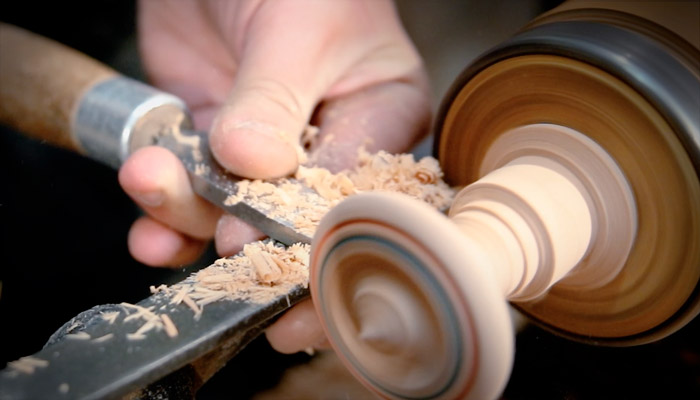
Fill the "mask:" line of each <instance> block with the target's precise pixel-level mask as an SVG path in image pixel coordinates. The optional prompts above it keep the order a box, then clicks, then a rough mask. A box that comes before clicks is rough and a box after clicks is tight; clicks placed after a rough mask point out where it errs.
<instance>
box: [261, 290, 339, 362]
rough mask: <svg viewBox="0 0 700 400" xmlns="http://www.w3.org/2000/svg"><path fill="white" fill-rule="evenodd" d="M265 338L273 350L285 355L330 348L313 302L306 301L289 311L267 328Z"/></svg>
mask: <svg viewBox="0 0 700 400" xmlns="http://www.w3.org/2000/svg"><path fill="white" fill-rule="evenodd" d="M265 336H266V337H267V340H268V341H269V342H270V345H271V346H272V348H273V349H275V350H277V351H279V352H280V353H285V354H291V353H296V352H299V351H302V350H305V349H308V348H310V347H311V348H319V349H320V348H327V347H329V346H328V343H327V342H326V340H325V334H324V332H323V328H322V327H321V322H320V321H319V319H318V317H317V316H316V311H315V310H314V306H313V303H312V302H311V300H304V301H302V302H301V303H299V304H297V305H296V306H294V307H292V308H291V309H289V311H287V312H286V313H285V314H284V315H282V317H280V319H278V320H277V321H276V322H275V323H274V324H272V325H270V326H269V327H268V328H267V330H266V331H265Z"/></svg>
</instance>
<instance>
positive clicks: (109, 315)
mask: <svg viewBox="0 0 700 400" xmlns="http://www.w3.org/2000/svg"><path fill="white" fill-rule="evenodd" d="M100 316H101V317H102V319H103V320H105V321H107V322H109V324H110V325H112V324H113V323H114V321H116V320H117V317H118V316H119V311H110V312H103V313H101V314H100Z"/></svg>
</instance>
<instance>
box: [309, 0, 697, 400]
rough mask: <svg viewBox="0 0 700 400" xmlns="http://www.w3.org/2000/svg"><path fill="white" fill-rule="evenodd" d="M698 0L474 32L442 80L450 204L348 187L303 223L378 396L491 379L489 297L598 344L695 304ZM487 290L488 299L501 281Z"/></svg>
mask: <svg viewBox="0 0 700 400" xmlns="http://www.w3.org/2000/svg"><path fill="white" fill-rule="evenodd" d="M699 18H700V3H698V2H595V1H585V2H584V1H568V2H565V3H564V4H562V5H561V6H559V7H557V8H555V9H553V10H552V11H550V12H548V13H546V14H544V15H542V16H540V17H538V18H536V19H535V20H534V21H532V22H531V23H530V24H528V25H527V26H526V27H524V28H523V29H522V30H521V31H519V32H518V33H517V34H515V35H514V36H513V37H512V38H510V39H509V40H507V41H506V42H504V43H502V44H500V45H498V46H496V47H495V48H493V49H491V50H489V51H487V52H486V53H484V54H483V55H481V56H480V57H478V58H477V59H476V60H475V61H473V62H472V63H471V64H470V65H468V66H467V67H466V69H465V70H464V71H463V73H462V74H461V75H460V76H459V77H458V78H457V80H456V81H455V83H454V84H453V86H452V89H451V90H450V92H449V93H447V95H446V96H445V98H444V99H443V103H442V105H441V108H440V110H439V113H438V119H437V124H436V128H435V146H434V151H435V155H436V156H437V157H438V159H439V160H440V162H441V165H442V167H443V170H444V171H445V176H446V178H447V180H448V181H449V182H450V183H452V184H454V185H456V186H465V187H464V189H463V190H462V191H461V192H460V193H459V194H458V196H457V198H456V199H455V201H454V203H453V206H452V208H451V210H450V212H449V216H445V215H443V214H441V213H439V212H436V211H434V210H432V209H429V208H427V207H425V206H424V205H423V204H421V203H419V202H415V201H412V200H411V199H407V198H404V197H402V196H397V195H388V194H377V193H372V194H367V195H357V196H354V197H351V198H350V199H348V200H346V201H345V202H344V203H341V204H340V205H339V206H337V207H336V208H335V209H333V210H332V211H331V212H330V213H329V214H328V215H327V216H326V217H325V218H324V220H323V221H322V223H321V226H320V227H319V229H318V231H317V233H316V236H315V237H314V242H313V246H312V248H313V250H312V260H311V263H312V265H311V268H312V277H311V290H312V294H313V299H314V304H315V306H316V309H317V312H318V314H319V317H320V318H321V320H322V322H323V324H324V327H325V329H326V333H327V335H328V337H329V339H330V341H331V343H332V344H333V347H334V348H335V350H336V352H337V353H338V354H339V356H340V357H341V359H342V360H343V361H344V363H345V364H346V365H347V366H348V367H349V368H350V370H351V371H352V372H353V373H354V374H355V376H356V377H358V379H359V380H361V381H362V382H363V383H365V384H366V385H367V386H368V387H369V388H371V389H372V390H373V391H375V392H376V393H377V394H379V395H380V396H382V397H386V398H411V399H418V398H421V399H436V398H474V399H488V398H496V397H498V395H499V394H500V393H501V392H502V390H503V388H504V386H505V384H506V382H507V381H508V377H509V374H510V369H511V366H512V360H513V351H514V348H513V347H514V345H513V330H512V327H511V322H510V317H509V314H508V308H507V303H506V301H509V302H510V303H511V304H512V305H513V306H514V307H516V308H517V309H518V310H520V311H522V312H523V313H524V314H525V315H527V316H529V317H530V319H531V320H532V321H533V322H535V323H537V324H538V325H540V326H542V327H544V328H546V329H549V330H551V331H553V332H555V333H557V334H560V335H563V336H565V337H567V338H570V339H573V340H578V341H583V342H587V343H591V344H597V345H610V346H623V345H640V344H644V343H649V342H651V341H655V340H658V339H661V338H664V337H666V336H668V335H670V334H672V333H673V332H675V331H677V330H678V329H681V328H682V327H683V326H684V325H685V324H686V323H688V322H689V321H690V320H692V319H693V318H694V317H695V316H696V315H697V314H698V312H700V285H699V282H700V180H699V178H698V177H699V176H700V52H699V49H700V26H699V24H698V23H697V21H698V19H699ZM504 300H505V301H504Z"/></svg>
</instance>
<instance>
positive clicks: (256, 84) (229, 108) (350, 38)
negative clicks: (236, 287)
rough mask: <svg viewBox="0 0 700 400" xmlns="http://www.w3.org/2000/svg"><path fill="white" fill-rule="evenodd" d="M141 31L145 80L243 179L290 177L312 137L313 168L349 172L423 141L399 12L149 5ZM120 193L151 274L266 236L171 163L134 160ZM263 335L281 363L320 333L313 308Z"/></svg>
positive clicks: (297, 310) (297, 3) (409, 48)
mask: <svg viewBox="0 0 700 400" xmlns="http://www.w3.org/2000/svg"><path fill="white" fill-rule="evenodd" d="M138 28H139V40H140V42H139V45H140V50H141V53H142V60H143V63H144V67H145V70H146V72H147V74H148V77H149V79H150V80H151V82H152V83H153V84H154V85H155V86H157V87H159V88H161V89H163V90H165V91H167V92H170V93H173V94H175V95H177V96H179V97H180V98H182V99H183V100H185V102H186V103H187V104H188V107H189V108H190V111H191V112H192V116H193V119H194V124H195V128H197V129H200V130H209V132H210V145H211V150H212V152H213V154H214V156H215V158H216V159H217V160H218V162H219V163H220V164H221V165H222V166H223V167H225V168H226V169H228V170H230V171H231V172H233V173H234V174H237V175H240V176H244V177H249V178H262V179H264V178H274V177H281V176H285V175H288V174H290V173H292V172H294V171H295V170H296V168H297V166H298V164H299V159H298V158H297V150H296V149H297V146H298V144H299V140H300V136H301V133H302V132H303V131H304V129H305V127H306V126H307V125H308V124H312V125H315V126H318V127H319V128H320V134H319V136H318V140H317V141H315V142H314V143H313V144H312V146H311V148H310V149H309V151H310V154H311V161H312V162H313V163H314V164H316V165H320V166H324V167H326V168H329V169H331V170H332V171H338V170H340V169H343V168H345V167H348V166H351V165H353V163H354V161H355V156H356V154H357V150H358V148H359V147H361V146H366V148H367V149H368V150H369V151H376V150H380V149H383V150H387V151H390V152H402V151H406V150H408V149H409V148H410V147H411V146H412V145H413V144H415V143H416V142H417V141H418V140H419V139H420V138H421V137H422V136H423V135H424V134H426V133H427V130H428V126H429V124H430V108H431V102H430V99H429V94H428V93H429V90H428V85H427V79H426V76H425V72H424V70H423V65H422V63H421V59H420V57H419V55H418V53H417V52H416V50H415V48H414V47H413V45H412V44H411V42H410V39H409V38H408V36H407V35H406V33H405V32H404V30H403V28H402V26H401V23H400V20H399V17H398V14H397V13H396V10H395V9H394V5H393V3H392V2H391V0H334V1H314V0H277V1H262V0H240V1H216V0H211V1H158V2H156V1H148V0H141V1H140V2H139V3H138ZM119 181H120V183H121V185H122V187H123V188H124V190H125V191H126V192H127V193H128V194H129V195H130V196H131V197H132V198H133V199H134V200H135V201H136V202H137V203H138V204H139V205H140V206H141V207H142V208H143V209H144V210H145V211H146V213H147V214H148V216H144V217H142V218H140V219H139V220H137V221H136V222H135V223H134V224H133V226H132V228H131V231H130V233H129V239H128V243H129V250H130V252H131V254H132V255H133V256H134V258H136V259H137V260H139V261H141V262H143V263H145V264H148V265H154V266H162V265H166V266H178V265H182V264H186V263H188V262H192V261H194V260H195V259H196V258H197V257H198V256H199V255H200V254H201V252H202V251H203V249H204V248H205V245H206V243H207V241H209V240H210V239H211V238H212V237H215V244H216V249H217V252H218V253H219V254H220V255H221V256H227V255H231V254H235V253H236V252H238V251H239V250H240V249H241V247H242V245H243V244H245V243H248V242H250V241H253V240H256V239H259V238H261V237H262V236H263V235H262V233H261V232H259V231H257V230H256V229H254V228H252V227H250V226H248V225H246V224H244V223H243V222H241V221H240V220H238V219H236V218H235V217H233V216H230V215H223V214H222V212H221V211H220V210H219V209H218V208H216V207H214V206H213V205H211V204H209V203H208V202H206V201H204V200H203V199H201V198H199V197H197V196H196V195H195V194H194V192H193V191H192V189H191V188H190V184H189V180H188V178H187V174H186V172H185V170H184V167H183V166H182V164H180V162H179V161H178V160H177V159H176V158H175V156H174V155H172V154H171V153H169V152H168V151H167V150H164V149H161V148H158V147H146V148H143V149H140V150H139V151H137V152H135V153H134V154H133V155H132V156H131V157H130V158H129V159H128V160H127V161H126V162H125V163H124V165H123V166H122V168H121V169H120V172H119ZM267 336H268V339H269V340H270V343H271V344H272V345H273V347H275V348H276V349H277V350H279V351H282V352H295V351H299V350H301V349H304V348H306V347H309V346H313V345H316V344H318V343H320V341H322V338H323V333H322V330H321V328H320V325H319V322H318V320H317V319H316V316H315V313H314V310H313V307H312V306H311V303H310V302H305V303H302V304H300V305H298V306H296V307H294V308H293V309H292V310H289V311H288V312H287V313H285V315H283V316H282V317H281V318H280V319H279V320H278V322H276V323H275V324H274V325H272V326H271V327H270V328H268V330H267Z"/></svg>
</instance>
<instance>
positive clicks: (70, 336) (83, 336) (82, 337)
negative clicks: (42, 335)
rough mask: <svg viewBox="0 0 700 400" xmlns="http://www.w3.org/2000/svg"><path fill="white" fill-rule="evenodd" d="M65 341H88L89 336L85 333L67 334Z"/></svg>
mask: <svg viewBox="0 0 700 400" xmlns="http://www.w3.org/2000/svg"><path fill="white" fill-rule="evenodd" d="M65 338H66V339H76V340H90V334H89V333H87V332H76V333H69V334H67V335H66V336H65Z"/></svg>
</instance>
